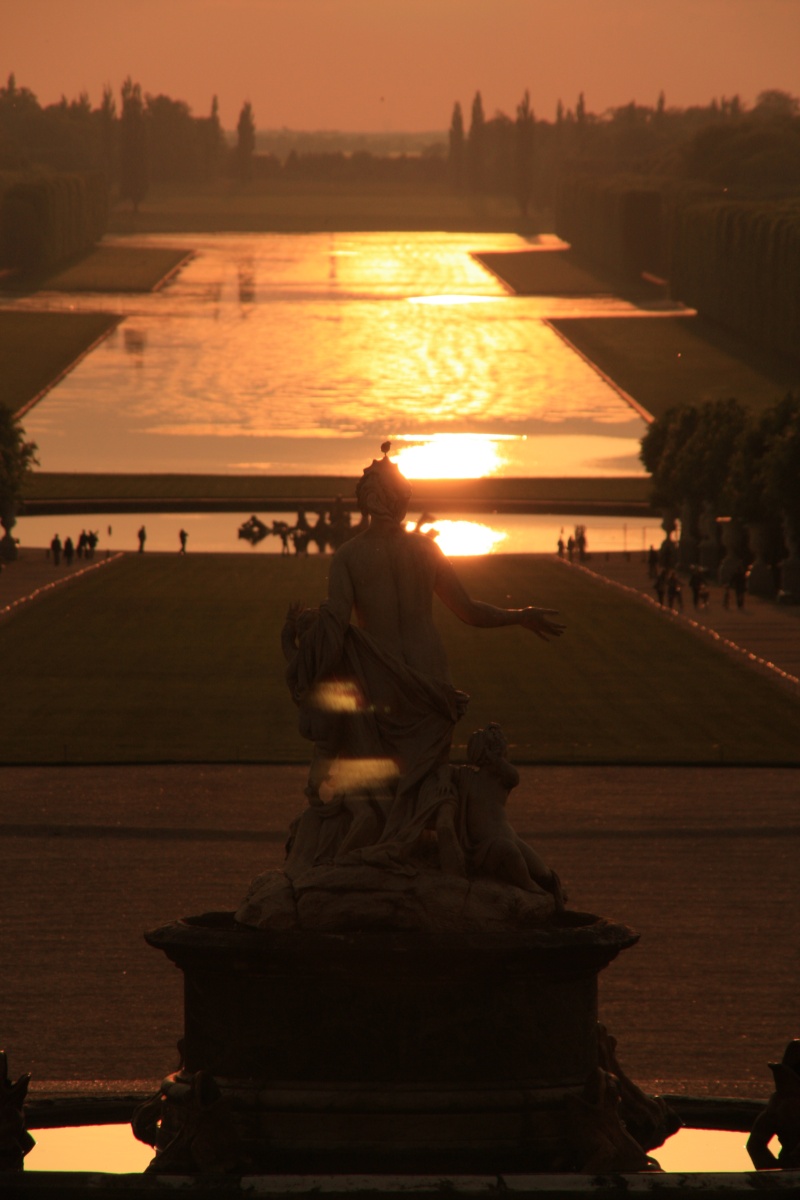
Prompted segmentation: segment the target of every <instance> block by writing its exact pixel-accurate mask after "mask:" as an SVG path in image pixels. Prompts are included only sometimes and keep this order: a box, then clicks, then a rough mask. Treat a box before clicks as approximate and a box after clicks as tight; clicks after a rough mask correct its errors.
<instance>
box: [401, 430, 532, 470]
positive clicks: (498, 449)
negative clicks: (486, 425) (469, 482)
mask: <svg viewBox="0 0 800 1200" xmlns="http://www.w3.org/2000/svg"><path fill="white" fill-rule="evenodd" d="M524 440H525V439H524V437H516V436H514V435H509V434H487V433H432V434H430V436H428V437H418V438H417V437H415V438H411V437H405V438H404V437H402V436H400V437H399V438H397V439H396V440H395V443H394V444H395V446H396V447H397V451H396V453H395V454H393V455H392V457H393V458H394V461H395V462H396V463H397V466H398V467H399V468H400V470H401V471H402V473H403V474H404V475H405V477H406V479H482V478H483V477H484V476H486V475H497V474H498V473H499V472H500V471H502V469H503V466H504V465H505V456H504V455H503V452H502V444H503V442H508V441H524ZM404 441H405V442H406V443H407V444H406V445H402V444H401V443H402V442H404Z"/></svg>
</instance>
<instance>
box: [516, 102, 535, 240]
mask: <svg viewBox="0 0 800 1200" xmlns="http://www.w3.org/2000/svg"><path fill="white" fill-rule="evenodd" d="M535 138H536V124H535V119H534V115H533V110H532V109H531V98H530V94H529V93H528V92H527V91H526V92H525V95H524V96H523V97H522V101H521V103H520V104H518V105H517V120H516V124H515V126H514V191H515V194H516V198H517V204H518V205H519V211H520V213H521V214H522V216H523V217H527V215H528V206H529V204H530V202H531V193H532V191H533V153H534V144H535Z"/></svg>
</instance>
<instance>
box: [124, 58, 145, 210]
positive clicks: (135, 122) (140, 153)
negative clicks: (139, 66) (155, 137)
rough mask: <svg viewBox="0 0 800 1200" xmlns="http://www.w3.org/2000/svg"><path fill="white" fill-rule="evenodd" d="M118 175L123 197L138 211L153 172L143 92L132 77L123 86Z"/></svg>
mask: <svg viewBox="0 0 800 1200" xmlns="http://www.w3.org/2000/svg"><path fill="white" fill-rule="evenodd" d="M119 176H120V178H119V191H120V195H121V196H122V198H123V200H130V201H131V203H132V204H133V211H134V212H138V211H139V205H140V204H141V202H142V200H144V198H145V196H146V195H147V189H148V187H149V185H150V172H149V163H148V155H147V126H146V124H145V117H144V104H143V103H142V89H141V87H140V86H139V84H138V83H134V82H133V80H132V79H131V77H130V75H129V76H128V78H127V79H126V80H125V82H124V83H123V85H122V117H121V119H120V139H119Z"/></svg>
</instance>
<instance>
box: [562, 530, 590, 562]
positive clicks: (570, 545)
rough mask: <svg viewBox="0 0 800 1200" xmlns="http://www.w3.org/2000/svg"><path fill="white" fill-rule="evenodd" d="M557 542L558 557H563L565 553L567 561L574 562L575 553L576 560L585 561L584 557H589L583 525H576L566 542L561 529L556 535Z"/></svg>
mask: <svg viewBox="0 0 800 1200" xmlns="http://www.w3.org/2000/svg"><path fill="white" fill-rule="evenodd" d="M557 544H558V557H559V558H564V556H565V554H566V557H567V558H568V559H569V561H570V562H574V560H575V555H576V554H577V556H578V562H586V559H587V558H588V557H589V554H588V551H587V545H588V543H587V541H586V526H585V525H576V526H575V534H574V536H573V534H570V535H569V537H568V538H567V540H566V542H565V541H564V530H563V529H562V530H561V533H560V534H559V535H558V543H557Z"/></svg>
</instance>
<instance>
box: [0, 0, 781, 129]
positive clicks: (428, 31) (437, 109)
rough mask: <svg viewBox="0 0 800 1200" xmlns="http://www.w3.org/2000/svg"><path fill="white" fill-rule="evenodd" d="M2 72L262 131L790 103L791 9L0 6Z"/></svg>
mask: <svg viewBox="0 0 800 1200" xmlns="http://www.w3.org/2000/svg"><path fill="white" fill-rule="evenodd" d="M0 7H2V21H1V23H0V79H1V80H2V81H3V82H5V79H6V77H7V75H8V74H9V72H11V71H13V72H14V73H15V75H16V78H17V83H18V84H19V85H24V86H26V87H28V88H30V89H31V90H32V91H33V92H34V93H35V94H36V95H37V97H38V98H39V101H40V103H42V104H48V103H51V102H53V101H57V100H59V99H60V97H61V96H62V94H63V95H66V96H67V97H68V98H69V99H72V98H74V97H76V96H77V95H78V94H79V93H80V92H81V91H86V92H88V94H89V97H90V99H91V101H92V104H93V105H96V104H97V103H98V102H99V100H100V97H101V94H102V89H103V85H104V84H105V83H108V84H110V85H111V87H112V88H113V90H114V92H115V94H116V95H117V96H118V94H119V87H120V84H121V83H122V81H123V79H124V78H125V77H126V76H127V75H131V76H132V77H133V79H134V80H135V81H138V82H139V83H140V84H141V86H142V89H143V91H144V92H150V93H152V94H158V93H165V94H166V95H168V96H171V97H173V99H180V100H185V101H186V102H187V103H188V104H189V105H190V107H191V109H192V111H193V112H194V113H195V115H203V114H205V113H207V112H208V111H209V110H210V106H211V98H212V96H213V95H214V94H215V93H216V94H217V95H218V96H219V102H220V111H221V116H222V121H223V124H224V125H225V126H226V127H233V126H234V125H235V124H236V119H237V116H238V113H239V110H240V108H241V105H242V103H243V101H244V100H245V99H249V100H250V101H251V103H252V104H253V108H254V111H255V117H256V125H257V127H258V128H261V129H268V128H279V127H281V126H287V127H289V128H292V129H341V130H370V131H375V130H396V131H401V130H409V131H418V130H429V129H444V128H446V127H447V125H448V124H449V120H450V114H451V112H452V108H453V102H454V101H455V100H460V101H461V103H462V106H463V107H464V109H465V112H468V109H469V106H470V104H471V101H472V97H473V95H474V93H475V91H476V90H477V89H480V91H481V93H482V95H483V101H484V108H485V110H486V113H487V115H489V116H491V115H493V114H494V112H495V111H496V110H498V109H501V110H502V111H504V112H506V113H508V114H509V115H513V112H514V109H515V106H516V104H517V102H518V101H519V99H520V98H521V96H522V93H523V92H524V90H525V89H526V88H528V89H529V90H530V93H531V99H532V103H533V106H534V109H535V111H536V113H537V115H539V116H544V117H547V118H552V116H553V115H554V112H555V106H556V102H557V101H558V99H559V98H561V99H562V100H563V101H564V103H565V105H566V106H567V107H571V106H573V105H574V103H575V100H576V98H577V95H578V93H579V92H580V91H583V92H584V93H585V96H586V104H587V107H588V108H589V110H590V111H592V112H598V113H599V112H602V111H604V110H605V109H606V108H609V107H611V106H614V105H618V104H625V103H627V102H628V101H630V100H632V99H635V100H636V101H638V102H639V103H643V104H652V103H655V101H656V99H657V96H658V93H659V91H660V90H661V89H662V88H663V90H664V92H665V94H666V97H667V104H668V105H670V104H673V105H677V106H680V107H684V106H686V105H689V104H695V103H700V104H704V103H707V102H708V101H709V100H710V99H711V98H712V97H714V96H717V97H719V96H723V95H725V96H732V95H734V94H735V93H739V95H740V96H741V98H742V99H743V100H744V101H745V102H746V103H752V102H753V100H754V99H755V97H756V96H757V94H758V93H759V92H760V91H763V90H764V89H766V88H780V89H782V90H784V91H789V92H792V93H793V94H797V93H798V92H800V72H798V62H800V54H798V51H800V0H3V3H2V5H0Z"/></svg>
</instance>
